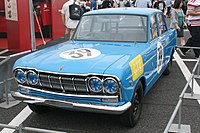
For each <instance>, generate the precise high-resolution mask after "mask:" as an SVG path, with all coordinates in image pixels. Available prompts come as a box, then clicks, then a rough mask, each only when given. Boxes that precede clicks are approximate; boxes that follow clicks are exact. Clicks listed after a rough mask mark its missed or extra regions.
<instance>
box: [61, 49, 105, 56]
mask: <svg viewBox="0 0 200 133" xmlns="http://www.w3.org/2000/svg"><path fill="white" fill-rule="evenodd" d="M100 54H101V52H100V51H98V50H96V49H90V48H81V49H73V50H68V51H64V52H62V53H61V54H60V57H62V58H65V59H89V58H94V57H97V56H99V55H100Z"/></svg>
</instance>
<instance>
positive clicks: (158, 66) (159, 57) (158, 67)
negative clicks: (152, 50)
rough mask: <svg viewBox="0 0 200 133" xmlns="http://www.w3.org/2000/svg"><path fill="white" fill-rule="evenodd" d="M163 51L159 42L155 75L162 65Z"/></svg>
mask: <svg viewBox="0 0 200 133" xmlns="http://www.w3.org/2000/svg"><path fill="white" fill-rule="evenodd" d="M163 59H164V50H163V46H162V44H161V43H160V42H158V43H157V73H160V71H161V69H162V65H163Z"/></svg>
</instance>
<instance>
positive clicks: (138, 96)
mask: <svg viewBox="0 0 200 133" xmlns="http://www.w3.org/2000/svg"><path fill="white" fill-rule="evenodd" d="M142 99H143V86H142V83H141V81H139V82H138V83H137V85H136V88H135V92H134V96H133V99H132V101H131V103H132V105H131V107H130V108H129V109H128V110H127V111H126V112H125V113H123V114H122V115H121V116H120V117H121V123H122V124H123V125H125V126H129V127H134V126H135V125H136V124H137V122H138V120H139V118H140V115H141V111H142Z"/></svg>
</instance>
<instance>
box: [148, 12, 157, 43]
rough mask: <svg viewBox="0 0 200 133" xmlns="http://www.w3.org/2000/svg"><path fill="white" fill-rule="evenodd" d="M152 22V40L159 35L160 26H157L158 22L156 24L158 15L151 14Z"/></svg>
mask: <svg viewBox="0 0 200 133" xmlns="http://www.w3.org/2000/svg"><path fill="white" fill-rule="evenodd" d="M150 21H151V22H150V23H151V25H150V26H151V40H153V39H155V38H156V37H158V28H157V24H156V16H155V15H154V16H151V18H150Z"/></svg>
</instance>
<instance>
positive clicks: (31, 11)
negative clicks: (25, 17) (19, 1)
mask: <svg viewBox="0 0 200 133" xmlns="http://www.w3.org/2000/svg"><path fill="white" fill-rule="evenodd" d="M29 15H30V29H31V50H32V51H35V50H36V41H35V27H34V16H33V2H32V0H29Z"/></svg>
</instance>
